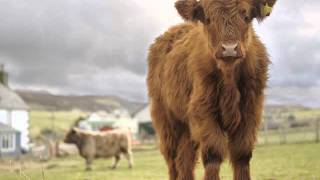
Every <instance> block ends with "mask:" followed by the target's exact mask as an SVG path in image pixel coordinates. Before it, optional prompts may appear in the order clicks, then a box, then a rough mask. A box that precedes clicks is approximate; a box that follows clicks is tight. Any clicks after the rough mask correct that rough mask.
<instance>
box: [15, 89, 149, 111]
mask: <svg viewBox="0 0 320 180" xmlns="http://www.w3.org/2000/svg"><path fill="white" fill-rule="evenodd" d="M16 92H17V93H18V94H19V95H20V96H21V97H22V98H23V99H24V101H25V102H26V103H27V104H28V105H29V106H30V108H31V110H55V111H70V110H74V109H78V110H81V111H86V112H94V111H108V112H110V111H113V110H115V109H126V110H128V111H129V112H130V113H131V114H132V113H135V112H136V111H137V110H138V109H140V108H142V107H143V106H145V105H146V104H145V103H141V102H131V101H128V100H125V99H122V98H119V97H116V96H67V95H53V94H51V93H49V92H46V91H25V90H16Z"/></svg>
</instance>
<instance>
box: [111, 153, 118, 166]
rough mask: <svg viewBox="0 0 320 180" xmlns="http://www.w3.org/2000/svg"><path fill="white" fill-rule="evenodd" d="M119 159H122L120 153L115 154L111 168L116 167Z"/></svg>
mask: <svg viewBox="0 0 320 180" xmlns="http://www.w3.org/2000/svg"><path fill="white" fill-rule="evenodd" d="M119 161H120V154H117V155H115V156H114V162H113V165H112V166H111V169H116V168H117V166H118V163H119Z"/></svg>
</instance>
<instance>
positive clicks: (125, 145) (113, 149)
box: [94, 130, 131, 157]
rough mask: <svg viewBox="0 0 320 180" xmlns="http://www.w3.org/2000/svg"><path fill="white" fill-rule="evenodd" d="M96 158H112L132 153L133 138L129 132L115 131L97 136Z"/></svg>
mask: <svg viewBox="0 0 320 180" xmlns="http://www.w3.org/2000/svg"><path fill="white" fill-rule="evenodd" d="M94 138H95V141H96V156H97V157H110V156H114V155H116V154H119V153H120V152H128V151H131V137H130V132H129V131H127V130H114V131H108V132H104V133H101V134H99V135H96V136H95V137H94Z"/></svg>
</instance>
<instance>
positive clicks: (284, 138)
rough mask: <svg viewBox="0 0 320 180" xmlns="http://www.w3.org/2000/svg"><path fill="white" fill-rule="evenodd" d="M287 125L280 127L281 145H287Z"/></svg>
mask: <svg viewBox="0 0 320 180" xmlns="http://www.w3.org/2000/svg"><path fill="white" fill-rule="evenodd" d="M284 126H285V125H283V124H282V125H281V126H280V129H279V130H280V132H279V135H280V144H287V134H286V131H285V127H284Z"/></svg>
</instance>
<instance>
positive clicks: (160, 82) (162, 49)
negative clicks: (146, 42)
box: [148, 23, 196, 119]
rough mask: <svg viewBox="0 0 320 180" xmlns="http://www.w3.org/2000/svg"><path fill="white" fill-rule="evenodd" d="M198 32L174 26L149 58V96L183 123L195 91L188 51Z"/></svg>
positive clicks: (154, 48) (191, 27)
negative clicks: (190, 97)
mask: <svg viewBox="0 0 320 180" xmlns="http://www.w3.org/2000/svg"><path fill="white" fill-rule="evenodd" d="M195 28H196V27H195V25H194V24H192V23H184V24H181V25H178V26H174V27H173V28H171V29H169V30H168V31H167V32H166V33H165V34H163V35H162V36H160V37H159V38H157V39H156V42H155V43H154V44H153V45H151V47H150V51H149V56H148V63H149V73H148V87H149V96H150V97H151V100H152V101H156V102H159V103H162V104H163V107H165V108H166V110H167V111H170V113H173V114H174V115H175V116H176V117H178V118H179V119H185V118H186V117H185V116H186V110H187V106H186V104H188V101H189V95H190V93H191V91H192V77H190V76H189V73H188V67H187V66H188V62H189V61H188V56H189V54H188V53H189V51H188V50H187V49H185V48H186V46H187V47H188V44H190V43H191V42H190V40H189V38H190V34H191V33H192V31H194V29H195ZM176 87H179V89H177V88H176Z"/></svg>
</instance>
